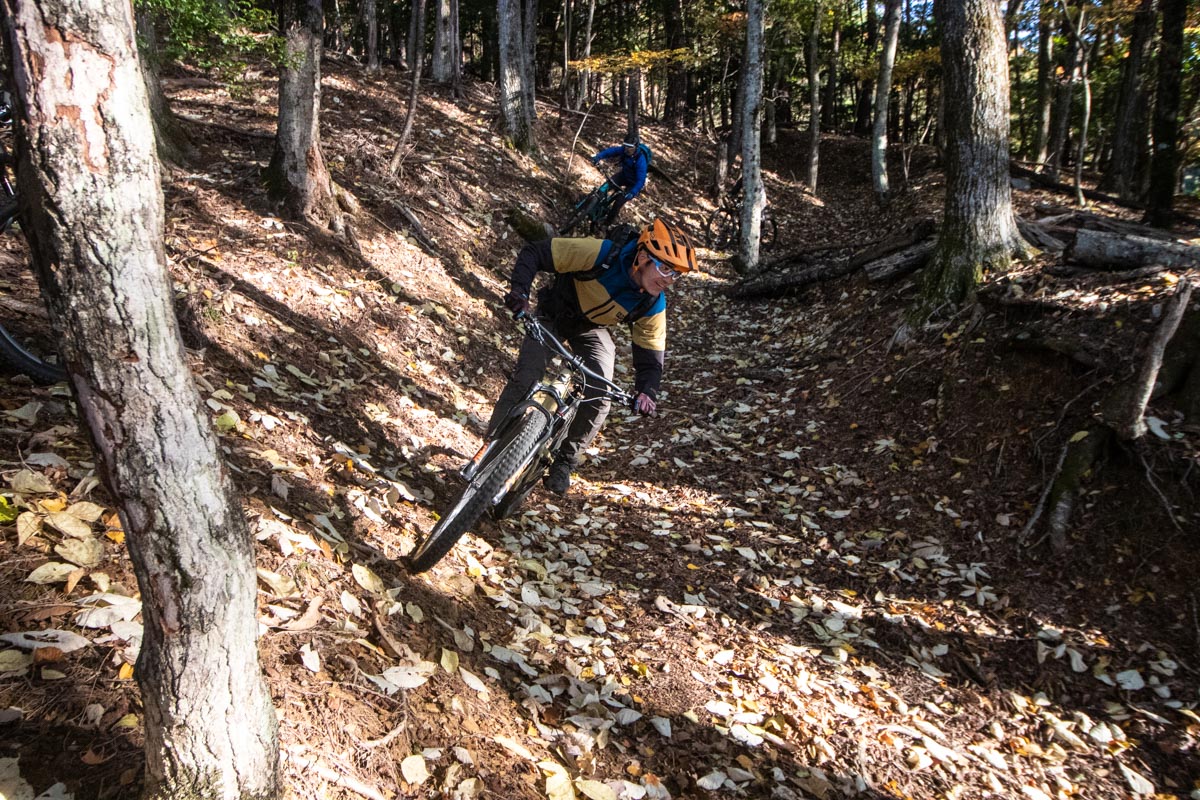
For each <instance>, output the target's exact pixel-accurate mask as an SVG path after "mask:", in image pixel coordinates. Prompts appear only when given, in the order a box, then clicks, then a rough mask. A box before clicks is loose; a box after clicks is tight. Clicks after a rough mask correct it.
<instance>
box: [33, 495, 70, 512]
mask: <svg viewBox="0 0 1200 800" xmlns="http://www.w3.org/2000/svg"><path fill="white" fill-rule="evenodd" d="M38 505H39V506H41V507H42V510H43V511H45V512H46V513H48V514H54V513H57V512H59V511H62V510H63V509H65V508H66V507H67V501H66V500H63V499H62V498H61V497H52V498H49V499H47V500H39V501H38Z"/></svg>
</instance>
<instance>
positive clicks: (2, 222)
mask: <svg viewBox="0 0 1200 800" xmlns="http://www.w3.org/2000/svg"><path fill="white" fill-rule="evenodd" d="M0 161H3V159H0ZM17 213H18V202H17V198H15V197H5V198H3V199H2V200H0V230H2V231H8V230H9V229H10V228H11V227H12V224H13V222H14V221H15V220H16V218H17ZM0 368H2V369H3V370H4V371H5V372H11V373H15V374H17V375H27V376H28V377H29V379H30V380H31V381H33V382H34V383H36V384H39V385H41V386H49V385H51V384H54V383H60V382H61V381H65V380H66V379H67V371H66V370H65V369H63V368H62V367H60V366H59V365H58V364H53V363H51V362H49V361H46V360H45V359H43V358H42V357H41V356H38V355H37V354H35V353H33V352H31V351H29V350H27V349H25V346H24V345H22V344H21V342H20V341H19V340H18V339H17V338H16V337H14V336H13V335H12V334H11V333H9V332H8V330H7V329H5V327H4V326H3V325H0Z"/></svg>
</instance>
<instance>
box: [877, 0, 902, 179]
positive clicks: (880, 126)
mask: <svg viewBox="0 0 1200 800" xmlns="http://www.w3.org/2000/svg"><path fill="white" fill-rule="evenodd" d="M883 16H884V34H883V50H882V51H881V52H880V54H879V78H878V79H877V80H876V83H875V125H874V128H873V129H872V134H871V180H872V182H873V183H874V185H875V194H876V195H877V196H878V197H879V198H880V199H886V198H887V195H888V176H887V123H888V98H889V97H890V96H891V94H892V67H893V66H894V65H895V63H896V43H897V42H898V41H899V38H900V0H887V6H886V7H885V10H884V13H883Z"/></svg>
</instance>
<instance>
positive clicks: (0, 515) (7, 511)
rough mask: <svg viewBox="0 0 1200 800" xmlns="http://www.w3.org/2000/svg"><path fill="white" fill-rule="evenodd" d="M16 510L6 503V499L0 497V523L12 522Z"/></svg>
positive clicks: (15, 516)
mask: <svg viewBox="0 0 1200 800" xmlns="http://www.w3.org/2000/svg"><path fill="white" fill-rule="evenodd" d="M17 513H18V512H17V508H16V506H14V505H13V504H12V503H10V502H8V498H7V497H0V523H7V522H12V521H13V520H14V519H16V518H17Z"/></svg>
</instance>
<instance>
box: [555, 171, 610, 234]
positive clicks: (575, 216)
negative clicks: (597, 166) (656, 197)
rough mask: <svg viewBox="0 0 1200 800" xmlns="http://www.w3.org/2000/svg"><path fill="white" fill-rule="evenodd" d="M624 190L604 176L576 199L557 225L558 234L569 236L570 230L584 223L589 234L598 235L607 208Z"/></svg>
mask: <svg viewBox="0 0 1200 800" xmlns="http://www.w3.org/2000/svg"><path fill="white" fill-rule="evenodd" d="M624 191H625V190H624V189H622V188H621V187H620V186H619V185H617V183H616V182H615V181H614V180H613V179H612V178H606V179H605V181H604V183H602V184H600V185H599V186H597V187H596V188H595V189H592V191H590V192H588V193H587V194H586V195H584V196H583V197H581V198H579V200H577V201H576V203H575V205H574V206H572V207H571V212H570V213H569V214H568V215H567V219H566V221H565V222H564V223H563V224H562V225H561V226H560V227H559V229H558V235H559V236H569V235H570V233H571V231H573V230H575V228H577V227H579V226H581V225H584V224H585V223H586V232H587V233H588V234H589V235H591V236H596V235H599V234H600V233H602V232H603V229H604V227H605V220H606V219H607V218H608V212H609V210H610V209H611V208H612V205H613V203H614V202H616V200H617V197H619V196H620V194H621V193H622V192H624Z"/></svg>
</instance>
